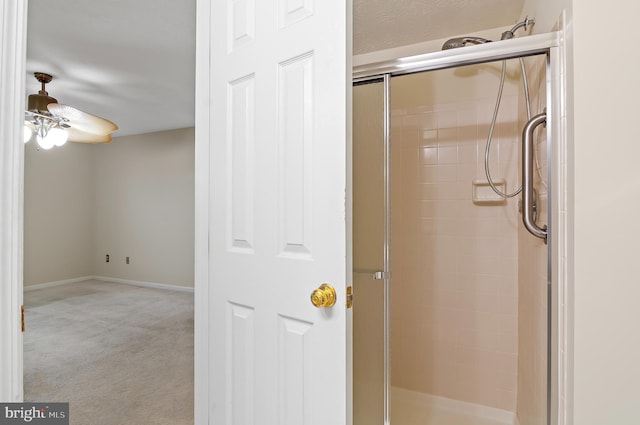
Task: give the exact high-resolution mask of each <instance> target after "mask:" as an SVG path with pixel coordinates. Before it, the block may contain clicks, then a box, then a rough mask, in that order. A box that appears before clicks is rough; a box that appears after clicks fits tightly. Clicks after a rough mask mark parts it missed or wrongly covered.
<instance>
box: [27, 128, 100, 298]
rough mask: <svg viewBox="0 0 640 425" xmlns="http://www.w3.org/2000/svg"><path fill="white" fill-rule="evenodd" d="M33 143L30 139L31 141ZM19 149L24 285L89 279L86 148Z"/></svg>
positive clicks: (88, 158)
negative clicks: (22, 153)
mask: <svg viewBox="0 0 640 425" xmlns="http://www.w3.org/2000/svg"><path fill="white" fill-rule="evenodd" d="M34 139H35V138H34ZM36 146H37V145H36V144H35V142H34V141H31V142H29V143H28V144H26V145H25V170H24V187H25V189H24V251H25V252H24V254H25V255H24V284H25V286H27V285H32V284H37V283H43V282H52V281H57V280H64V279H70V278H74V277H79V276H87V275H90V274H92V270H93V264H92V254H91V253H92V251H93V233H92V231H93V221H94V209H93V205H94V198H93V193H94V190H93V183H94V178H93V155H92V148H93V147H92V146H87V145H82V144H79V143H69V144H68V145H66V146H64V147H62V148H54V149H51V150H48V151H45V150H40V151H38V150H36Z"/></svg>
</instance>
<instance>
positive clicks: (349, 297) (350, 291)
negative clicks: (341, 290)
mask: <svg viewBox="0 0 640 425" xmlns="http://www.w3.org/2000/svg"><path fill="white" fill-rule="evenodd" d="M346 300H347V308H348V309H349V308H352V307H353V286H347V296H346Z"/></svg>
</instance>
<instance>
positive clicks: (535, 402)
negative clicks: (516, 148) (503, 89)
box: [517, 56, 548, 425]
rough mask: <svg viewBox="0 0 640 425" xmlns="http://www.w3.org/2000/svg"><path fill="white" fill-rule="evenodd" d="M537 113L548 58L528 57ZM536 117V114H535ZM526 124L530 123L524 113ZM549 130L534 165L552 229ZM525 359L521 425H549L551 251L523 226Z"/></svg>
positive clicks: (521, 345) (540, 135) (543, 214)
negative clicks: (548, 184) (549, 209)
mask: <svg viewBox="0 0 640 425" xmlns="http://www.w3.org/2000/svg"><path fill="white" fill-rule="evenodd" d="M526 64H527V71H528V76H529V83H530V96H531V105H532V110H533V111H535V113H539V112H541V111H542V110H544V107H545V105H546V92H545V90H546V84H545V83H546V80H545V76H546V72H545V66H546V57H544V56H536V57H532V58H527V60H526ZM535 113H533V112H532V114H533V115H535ZM519 121H520V122H521V125H522V126H524V124H525V123H526V121H527V117H526V114H525V111H524V110H521V111H520V117H519ZM545 133H546V132H545V129H544V128H542V127H540V128H538V130H537V131H536V133H534V136H535V137H534V141H535V151H536V158H537V162H536V163H535V164H534V165H535V168H536V171H535V172H534V187H535V188H536V190H537V192H538V195H539V201H540V202H539V208H538V211H540V216H539V218H538V221H537V222H538V225H539V226H542V225H544V224H547V222H548V221H547V206H548V188H547V185H546V181H547V151H546V140H547V139H546V134H545ZM518 255H519V257H520V267H519V273H518V276H519V279H518V280H519V289H518V291H519V317H518V322H519V323H518V333H519V342H518V350H519V358H518V406H517V414H518V419H519V420H520V425H540V424H545V423H546V410H547V408H546V406H547V400H546V397H547V383H546V375H547V351H546V347H547V246H546V245H545V244H544V242H543V241H542V240H541V239H538V238H535V237H533V236H531V235H530V234H529V233H528V232H527V231H526V230H525V229H524V228H523V227H522V226H520V227H519V237H518Z"/></svg>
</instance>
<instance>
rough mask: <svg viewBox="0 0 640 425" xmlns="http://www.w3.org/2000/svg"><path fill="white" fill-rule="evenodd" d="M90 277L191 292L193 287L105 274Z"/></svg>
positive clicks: (105, 280) (125, 283)
mask: <svg viewBox="0 0 640 425" xmlns="http://www.w3.org/2000/svg"><path fill="white" fill-rule="evenodd" d="M92 278H93V279H96V280H102V281H104V282H112V283H122V284H124V285H133V286H143V287H145V288H156V289H166V290H169V291H178V292H191V293H193V288H191V287H188V286H178V285H167V284H165V283H155V282H141V281H138V280H128V279H120V278H117V277H107V276H92Z"/></svg>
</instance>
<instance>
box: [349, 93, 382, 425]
mask: <svg viewBox="0 0 640 425" xmlns="http://www.w3.org/2000/svg"><path fill="white" fill-rule="evenodd" d="M384 107H385V105H384V85H383V83H382V81H379V82H374V83H370V84H366V85H357V86H354V87H353V286H354V305H353V346H354V348H353V381H354V383H353V386H354V389H353V411H354V413H353V418H354V420H353V423H354V424H355V425H382V424H384V420H385V410H386V407H385V406H386V405H387V403H386V393H385V386H386V373H387V371H386V368H385V359H386V352H387V350H386V347H385V346H386V344H385V310H386V309H385V285H386V283H385V280H384V279H380V278H381V277H384V275H381V274H380V272H383V271H384V265H385V264H384V263H385V261H384V256H385V219H386V212H385V208H386V206H385V185H386V182H385V178H386V177H385V176H386V173H385V141H384V122H385V120H384ZM376 273H378V274H376Z"/></svg>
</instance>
